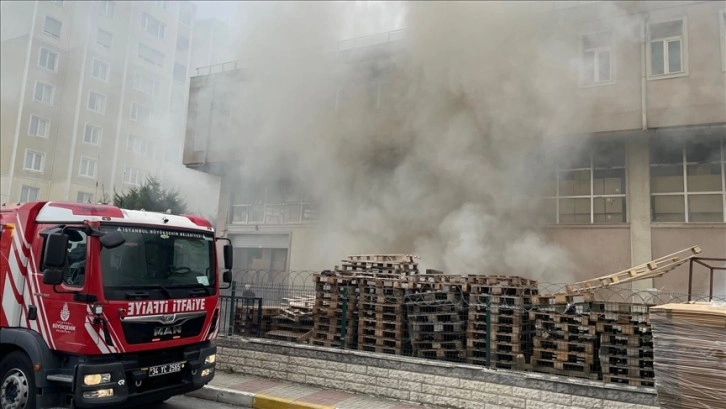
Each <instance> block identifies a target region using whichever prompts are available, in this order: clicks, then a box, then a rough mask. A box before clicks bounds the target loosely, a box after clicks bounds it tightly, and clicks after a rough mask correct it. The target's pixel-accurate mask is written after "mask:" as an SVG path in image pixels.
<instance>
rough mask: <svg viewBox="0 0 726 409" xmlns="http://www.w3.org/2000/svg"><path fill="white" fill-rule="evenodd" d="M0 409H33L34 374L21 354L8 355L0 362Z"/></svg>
mask: <svg viewBox="0 0 726 409" xmlns="http://www.w3.org/2000/svg"><path fill="white" fill-rule="evenodd" d="M0 376H2V378H0V379H1V380H0V407H2V408H3V409H35V374H33V366H32V364H31V362H30V359H29V358H28V357H27V355H25V354H24V353H23V352H20V351H15V352H11V353H10V354H8V355H7V356H6V357H5V358H3V360H2V362H0Z"/></svg>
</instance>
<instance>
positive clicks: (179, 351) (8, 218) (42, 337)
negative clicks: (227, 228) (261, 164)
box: [0, 202, 232, 409]
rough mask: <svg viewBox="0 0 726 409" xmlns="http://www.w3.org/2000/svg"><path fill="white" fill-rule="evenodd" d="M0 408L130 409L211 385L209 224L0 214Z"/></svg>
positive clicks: (82, 208)
mask: <svg viewBox="0 0 726 409" xmlns="http://www.w3.org/2000/svg"><path fill="white" fill-rule="evenodd" d="M0 222H1V224H2V236H1V238H0V296H1V297H2V298H1V299H2V311H0V407H2V408H3V409H34V408H48V407H66V408H71V407H72V408H96V407H115V406H120V407H131V406H133V405H137V404H144V403H150V402H158V401H163V400H165V399H167V398H169V397H171V396H174V395H178V394H183V393H186V392H189V391H192V390H195V389H199V388H201V387H202V386H204V385H205V384H207V383H208V382H209V381H211V380H212V378H213V377H214V369H215V361H216V347H215V345H214V342H213V340H214V339H215V337H216V334H217V331H218V322H219V314H220V305H219V289H220V281H222V282H225V283H227V282H230V281H231V273H230V271H229V270H230V269H231V268H232V246H231V244H230V243H227V244H225V245H224V246H223V247H221V248H222V249H223V255H224V257H223V260H224V272H223V273H222V275H221V280H220V279H219V275H220V274H219V272H220V270H221V269H220V268H219V266H218V264H219V261H218V257H217V249H218V247H217V243H218V241H220V240H228V239H219V238H215V236H214V230H213V228H212V225H211V223H210V222H209V221H208V220H206V219H203V218H200V217H195V216H188V215H172V214H167V213H156V212H146V211H143V210H141V211H137V210H125V209H120V208H118V207H114V206H109V205H101V204H81V203H63V202H33V203H25V204H19V205H13V206H3V207H2V211H1V212H0Z"/></svg>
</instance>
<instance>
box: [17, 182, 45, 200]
mask: <svg viewBox="0 0 726 409" xmlns="http://www.w3.org/2000/svg"><path fill="white" fill-rule="evenodd" d="M30 192H33V193H35V197H34V198H33V199H30V198H29V197H28V195H29V193H30ZM23 194H25V200H23ZM39 198H40V188H39V187H35V186H30V185H21V186H20V200H19V201H20V203H28V202H35V201H37V200H38V199H39Z"/></svg>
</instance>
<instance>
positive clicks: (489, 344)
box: [486, 295, 492, 367]
mask: <svg viewBox="0 0 726 409" xmlns="http://www.w3.org/2000/svg"><path fill="white" fill-rule="evenodd" d="M486 322H487V331H486V337H487V344H486V345H487V347H486V351H487V367H489V366H491V363H492V299H491V296H489V295H487V321H486Z"/></svg>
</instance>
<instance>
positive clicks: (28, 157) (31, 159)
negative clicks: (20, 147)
mask: <svg viewBox="0 0 726 409" xmlns="http://www.w3.org/2000/svg"><path fill="white" fill-rule="evenodd" d="M44 160H45V154H44V153H43V152H38V151H34V150H30V149H26V150H25V162H23V169H25V170H31V171H34V172H42V171H43V162H44Z"/></svg>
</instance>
